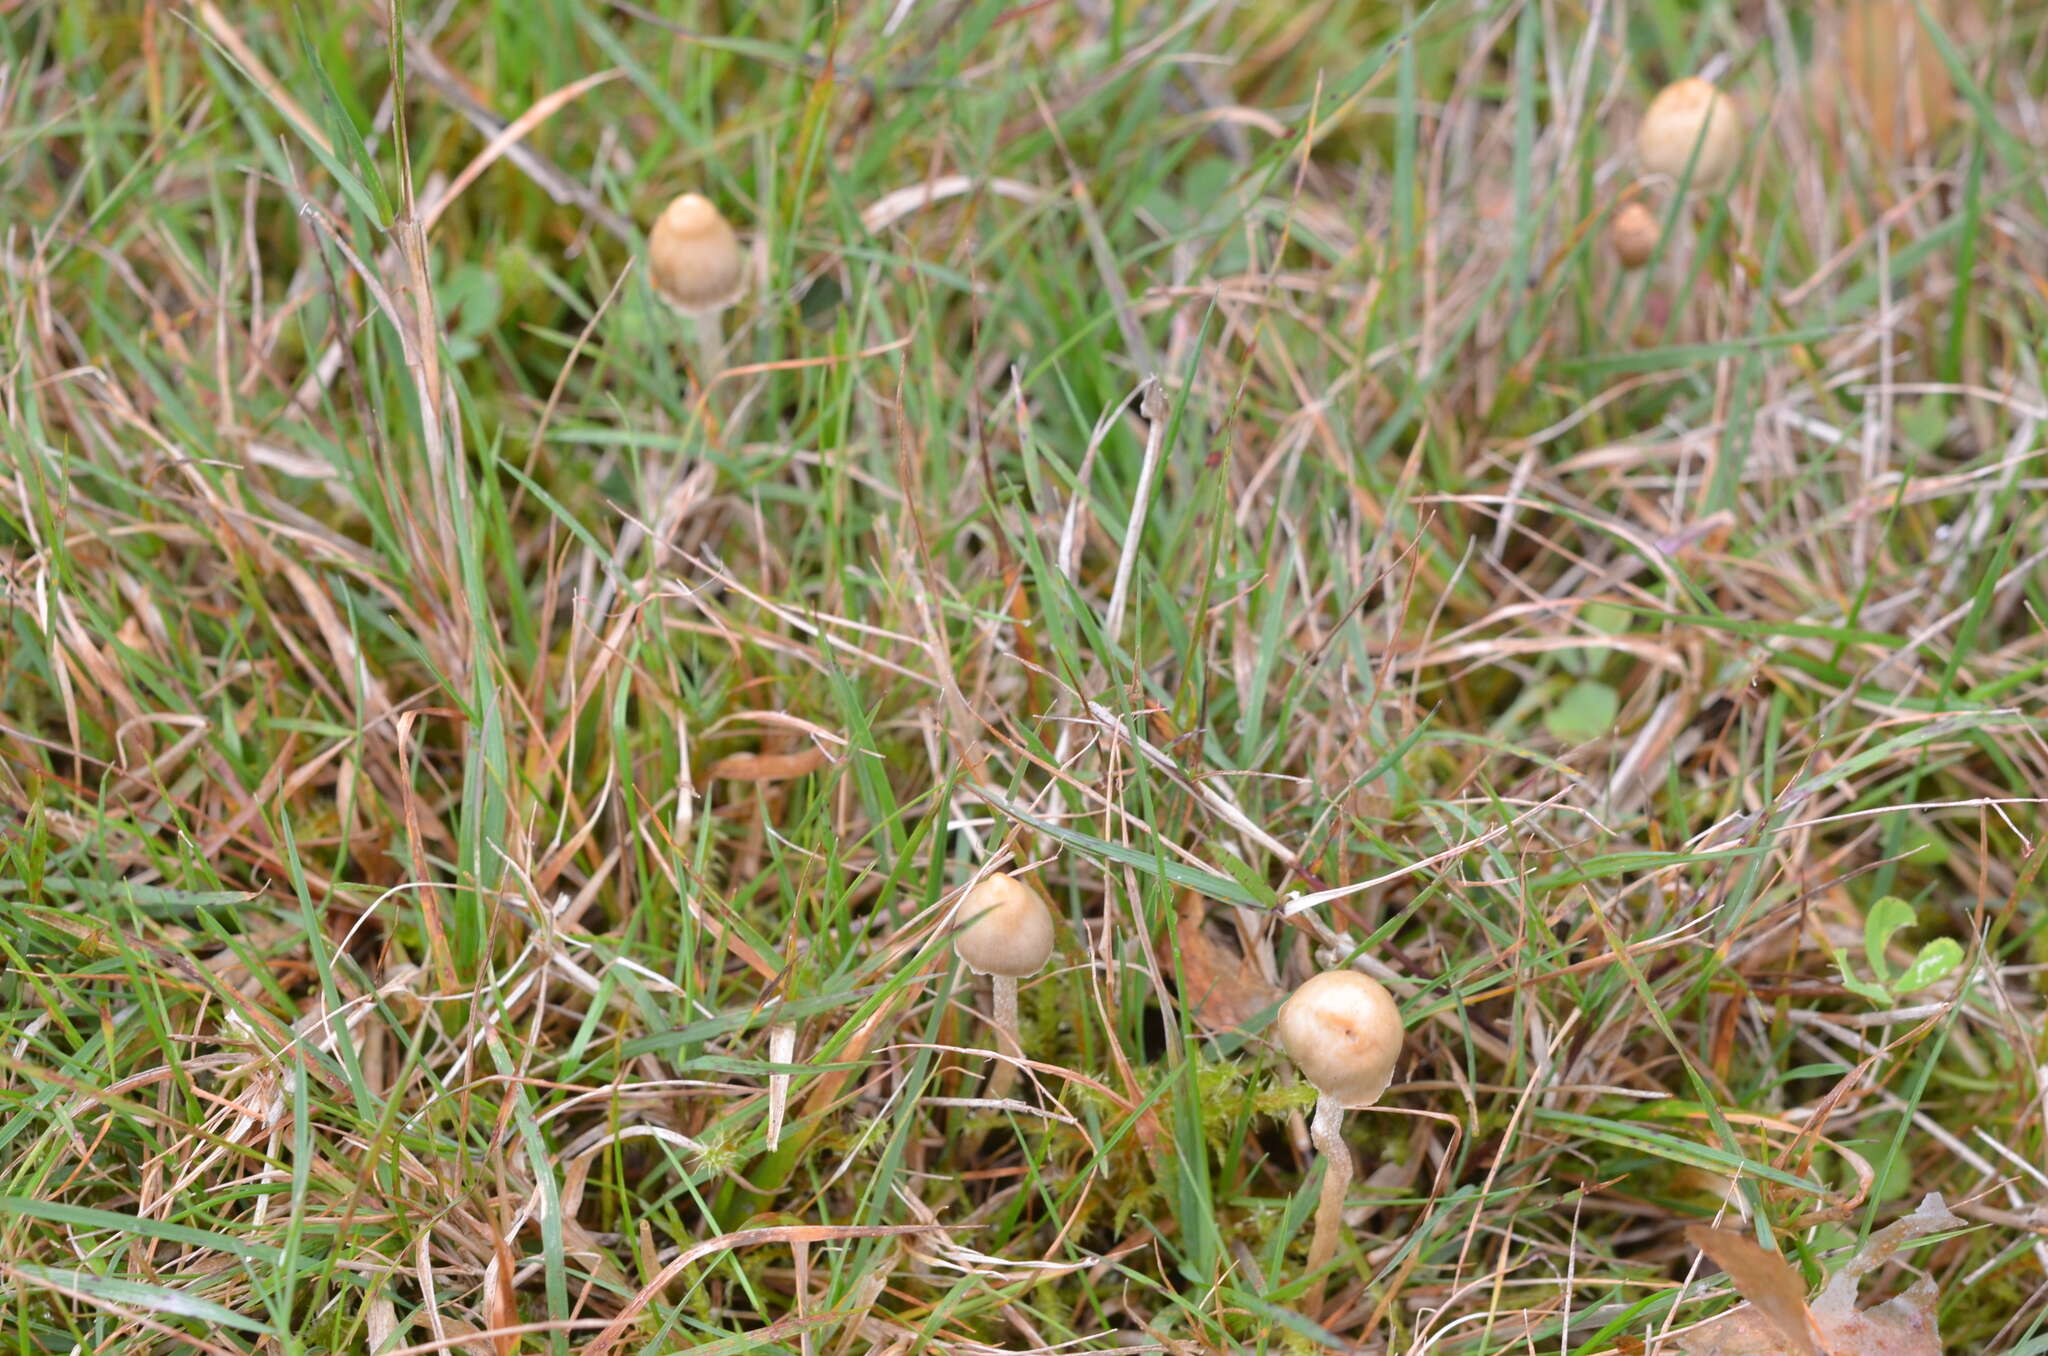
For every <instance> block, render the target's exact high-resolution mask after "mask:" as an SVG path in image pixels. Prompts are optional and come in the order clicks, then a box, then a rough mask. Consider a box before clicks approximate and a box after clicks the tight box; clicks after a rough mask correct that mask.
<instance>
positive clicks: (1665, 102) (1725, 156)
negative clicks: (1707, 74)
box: [1636, 75, 1742, 186]
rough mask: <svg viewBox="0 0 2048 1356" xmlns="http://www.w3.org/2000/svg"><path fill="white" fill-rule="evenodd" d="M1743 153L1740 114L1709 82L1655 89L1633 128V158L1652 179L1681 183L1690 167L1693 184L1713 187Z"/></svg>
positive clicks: (1692, 78) (1685, 82)
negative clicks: (1666, 177)
mask: <svg viewBox="0 0 2048 1356" xmlns="http://www.w3.org/2000/svg"><path fill="white" fill-rule="evenodd" d="M1695 146H1697V147H1698V148H1699V154H1698V158H1697V159H1695V158H1694V155H1693V148H1694V147H1695ZM1741 154H1742V113H1741V111H1740V110H1739V109H1737V108H1736V107H1735V101H1734V100H1733V99H1730V98H1729V97H1728V96H1727V95H1725V94H1723V93H1721V91H1720V90H1718V89H1715V88H1714V85H1713V82H1712V81H1710V80H1702V79H1700V78H1699V77H1698V76H1696V75H1695V76H1688V77H1687V78H1686V79H1684V80H1679V81H1674V82H1673V83H1671V84H1669V85H1666V86H1665V87H1664V88H1663V89H1661V90H1659V91H1658V93H1657V97H1656V98H1654V99H1652V100H1650V106H1649V107H1648V108H1646V109H1644V110H1643V121H1642V124H1641V125H1640V126H1639V127H1637V128H1636V158H1637V159H1638V160H1640V161H1641V162H1642V166H1643V169H1644V170H1645V171H1647V172H1648V173H1651V174H1665V175H1669V176H1670V177H1671V178H1673V179H1679V178H1683V177H1684V175H1685V167H1686V166H1687V165H1688V164H1690V165H1691V166H1692V182H1693V183H1695V184H1699V185H1702V186H1705V185H1711V184H1717V183H1719V182H1720V181H1721V180H1722V179H1724V178H1726V177H1727V176H1728V171H1730V170H1732V169H1734V168H1735V161H1736V159H1737V158H1738V157H1739V156H1740V155H1741Z"/></svg>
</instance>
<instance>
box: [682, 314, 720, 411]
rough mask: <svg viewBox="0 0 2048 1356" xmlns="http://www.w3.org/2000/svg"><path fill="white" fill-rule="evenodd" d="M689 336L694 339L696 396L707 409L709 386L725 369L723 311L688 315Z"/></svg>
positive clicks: (709, 399)
mask: <svg viewBox="0 0 2048 1356" xmlns="http://www.w3.org/2000/svg"><path fill="white" fill-rule="evenodd" d="M690 321H691V324H690V330H691V337H692V338H693V339H694V340H695V341H696V347H697V351H696V354H695V355H694V356H695V357H696V360H697V363H696V366H697V398H698V399H699V400H701V401H703V402H704V408H706V409H707V410H708V409H709V408H710V404H711V388H712V387H713V386H714V385H716V384H717V382H718V378H719V375H720V374H721V373H723V372H724V371H725V312H724V311H723V310H718V311H706V312H705V313H704V314H702V315H695V316H691V317H690Z"/></svg>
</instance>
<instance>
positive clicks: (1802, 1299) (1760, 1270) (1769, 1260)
mask: <svg viewBox="0 0 2048 1356" xmlns="http://www.w3.org/2000/svg"><path fill="white" fill-rule="evenodd" d="M1685 1237H1686V1241H1687V1242H1689V1243H1691V1244H1692V1245H1693V1246H1694V1247H1695V1248H1698V1249H1699V1250H1700V1251H1701V1252H1703V1253H1705V1254H1706V1255H1707V1258H1708V1260H1710V1261H1712V1262H1713V1263H1714V1265H1716V1266H1718V1267H1720V1268H1721V1270H1723V1271H1725V1272H1727V1273H1728V1279H1729V1280H1730V1281H1731V1282H1733V1283H1734V1286H1735V1288H1736V1289H1737V1290H1739V1291H1741V1292H1742V1297H1743V1298H1744V1299H1746V1300H1748V1301H1749V1302H1750V1304H1751V1306H1752V1307H1753V1308H1754V1309H1755V1310H1756V1312H1757V1313H1758V1314H1760V1315H1762V1317H1763V1318H1764V1319H1765V1320H1766V1321H1767V1322H1769V1323H1770V1325H1771V1326H1772V1327H1773V1328H1775V1329H1776V1330H1777V1332H1778V1334H1779V1342H1780V1346H1781V1347H1782V1348H1784V1349H1787V1350H1789V1351H1791V1352H1793V1353H1795V1356H1821V1351H1820V1348H1819V1347H1816V1346H1815V1345H1814V1344H1813V1321H1812V1319H1811V1317H1810V1316H1809V1315H1808V1314H1807V1311H1806V1282H1805V1281H1803V1280H1801V1279H1800V1277H1799V1273H1798V1272H1797V1271H1795V1270H1793V1268H1792V1264H1791V1263H1790V1262H1787V1261H1786V1260H1785V1259H1784V1258H1782V1257H1780V1256H1778V1254H1776V1253H1774V1252H1765V1251H1764V1250H1763V1249H1762V1248H1760V1247H1758V1246H1757V1245H1756V1244H1754V1243H1752V1242H1750V1241H1749V1240H1748V1239H1747V1238H1744V1237H1743V1236H1742V1235H1741V1234H1738V1233H1733V1232H1731V1231H1729V1230H1727V1229H1709V1228H1708V1227H1706V1226H1705V1225H1703V1224H1691V1225H1687V1226H1686V1230H1685ZM1774 1349H1777V1348H1774Z"/></svg>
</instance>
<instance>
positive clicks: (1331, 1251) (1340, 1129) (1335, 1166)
mask: <svg viewBox="0 0 2048 1356" xmlns="http://www.w3.org/2000/svg"><path fill="white" fill-rule="evenodd" d="M1308 1137H1309V1139H1310V1140H1312V1141H1313V1142H1314V1144H1315V1146H1316V1152H1318V1153H1320V1154H1321V1155H1322V1156H1323V1194H1322V1197H1321V1198H1320V1199H1319V1200H1318V1201H1317V1202H1316V1231H1315V1233H1314V1234H1313V1235H1312V1236H1311V1237H1310V1239H1309V1244H1308V1272H1309V1275H1311V1276H1313V1277H1314V1278H1315V1279H1314V1280H1313V1281H1311V1282H1310V1283H1309V1288H1308V1293H1307V1294H1306V1295H1305V1296H1303V1297H1302V1310H1303V1312H1305V1313H1306V1314H1307V1315H1308V1316H1309V1317H1311V1318H1317V1317H1320V1316H1321V1314H1322V1308H1323V1280H1324V1277H1323V1268H1325V1267H1327V1266H1329V1265H1330V1259H1331V1258H1332V1257H1335V1256H1336V1255H1337V1234H1338V1233H1339V1231H1341V1230H1342V1229H1343V1227H1344V1193H1345V1192H1347V1191H1349V1190H1350V1188H1351V1176H1352V1166H1351V1146H1350V1145H1348V1144H1346V1143H1345V1142H1344V1107H1343V1104H1342V1103H1340V1102H1339V1101H1338V1100H1337V1099H1336V1098H1334V1097H1331V1096H1329V1095H1327V1094H1323V1095H1319V1096H1318V1097H1317V1098H1316V1114H1315V1116H1314V1117H1313V1118H1311V1119H1310V1121H1309V1123H1308Z"/></svg>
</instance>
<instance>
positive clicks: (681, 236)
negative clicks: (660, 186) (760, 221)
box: [647, 193, 746, 315]
mask: <svg viewBox="0 0 2048 1356" xmlns="http://www.w3.org/2000/svg"><path fill="white" fill-rule="evenodd" d="M647 270H648V273H649V275H650V276H651V277H652V278H653V280H654V290H655V291H657V292H659V293H660V294H661V298H662V300H663V301H666V302H667V303H668V304H669V305H671V306H673V307H675V308H676V309H677V310H678V311H681V312H682V313H683V314H684V315H710V314H714V313H716V312H718V311H722V310H724V309H725V308H726V307H728V306H730V305H732V304H733V303H734V302H736V301H738V300H739V299H740V293H741V292H742V291H744V290H745V282H746V279H745V259H744V257H743V256H742V255H741V253H740V239H739V237H738V236H736V235H734V234H733V231H732V223H730V222H728V221H727V220H726V219H725V217H724V215H723V214H722V213H721V212H719V210H718V209H717V208H716V207H713V206H712V205H711V200H710V199H709V198H706V197H705V196H703V195H702V194H700V193H685V194H683V195H682V196H681V197H679V198H677V199H676V200H675V201H674V202H671V203H670V204H669V205H668V206H667V207H664V208H663V209H662V211H661V215H660V216H658V217H656V218H655V219H654V228H653V229H652V230H650V231H648V233H647Z"/></svg>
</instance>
